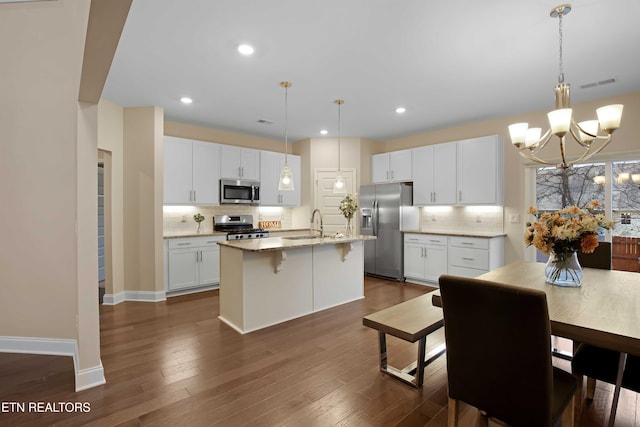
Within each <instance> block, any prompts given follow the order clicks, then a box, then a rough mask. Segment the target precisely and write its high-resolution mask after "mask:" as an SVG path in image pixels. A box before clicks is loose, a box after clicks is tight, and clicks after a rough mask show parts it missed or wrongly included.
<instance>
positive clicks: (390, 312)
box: [362, 291, 445, 388]
mask: <svg viewBox="0 0 640 427" xmlns="http://www.w3.org/2000/svg"><path fill="white" fill-rule="evenodd" d="M434 292H435V291H434ZM431 294H432V292H429V293H427V294H424V295H422V296H419V297H417V298H413V299H411V300H409V301H405V302H403V303H400V304H397V305H394V306H393V307H389V308H386V309H384V310H381V311H378V312H376V313H372V314H370V315H368V316H365V317H363V318H362V324H363V325H364V326H368V327H370V328H372V329H375V330H377V331H378V337H379V343H380V370H381V371H382V372H384V373H386V374H388V375H391V376H392V377H394V378H397V379H399V380H400V381H402V382H404V383H406V384H409V385H410V386H412V387H415V388H420V387H422V383H423V381H424V368H425V366H427V365H428V364H430V363H431V362H433V361H434V360H435V359H437V358H438V357H439V356H440V355H442V354H443V353H444V352H445V345H444V344H441V345H439V346H437V347H436V348H434V349H433V350H431V351H430V352H429V354H427V355H425V348H426V344H427V335H429V334H430V333H432V332H434V331H437V330H438V329H440V328H442V326H443V325H444V321H443V318H442V309H441V308H438V307H434V306H433V304H432V303H431V298H432V295H431ZM386 334H389V335H392V336H394V337H397V338H400V339H403V340H405V341H409V342H411V343H414V342H416V341H419V342H418V357H417V359H416V361H415V362H413V363H411V364H409V365H408V366H406V367H405V368H404V369H398V368H394V367H393V366H390V365H389V364H388V363H387V338H386Z"/></svg>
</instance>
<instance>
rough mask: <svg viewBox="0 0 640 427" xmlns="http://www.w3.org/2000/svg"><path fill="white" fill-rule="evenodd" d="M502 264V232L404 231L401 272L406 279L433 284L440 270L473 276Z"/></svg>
mask: <svg viewBox="0 0 640 427" xmlns="http://www.w3.org/2000/svg"><path fill="white" fill-rule="evenodd" d="M502 265H504V237H502V236H498V237H490V238H489V237H464V236H447V235H439V234H411V233H407V234H405V235H404V275H405V277H406V279H407V281H409V282H414V283H423V282H424V283H428V284H436V285H437V283H438V278H439V277H440V276H441V275H442V274H451V275H453V276H463V277H477V276H479V275H481V274H484V273H487V272H489V271H491V270H493V269H495V268H498V267H502Z"/></svg>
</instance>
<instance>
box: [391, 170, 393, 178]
mask: <svg viewBox="0 0 640 427" xmlns="http://www.w3.org/2000/svg"><path fill="white" fill-rule="evenodd" d="M391 179H393V171H391Z"/></svg>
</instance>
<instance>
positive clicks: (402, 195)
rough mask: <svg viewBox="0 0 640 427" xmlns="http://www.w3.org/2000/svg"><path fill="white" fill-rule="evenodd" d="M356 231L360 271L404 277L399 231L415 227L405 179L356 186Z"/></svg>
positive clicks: (414, 209) (414, 210)
mask: <svg viewBox="0 0 640 427" xmlns="http://www.w3.org/2000/svg"><path fill="white" fill-rule="evenodd" d="M359 197H360V234H362V235H365V236H375V237H376V239H375V240H365V241H364V272H365V274H369V275H374V276H381V277H385V278H389V279H393V280H399V281H403V280H404V237H403V231H405V230H406V231H416V230H418V229H419V216H420V215H419V210H418V207H414V206H412V204H413V187H412V186H411V185H410V184H406V183H390V184H375V185H363V186H362V187H360V196H359Z"/></svg>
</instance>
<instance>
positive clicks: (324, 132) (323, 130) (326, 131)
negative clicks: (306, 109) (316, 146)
mask: <svg viewBox="0 0 640 427" xmlns="http://www.w3.org/2000/svg"><path fill="white" fill-rule="evenodd" d="M320 133H321V134H323V135H326V134H328V133H329V131H328V130H326V129H322V130H321V131H320Z"/></svg>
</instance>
